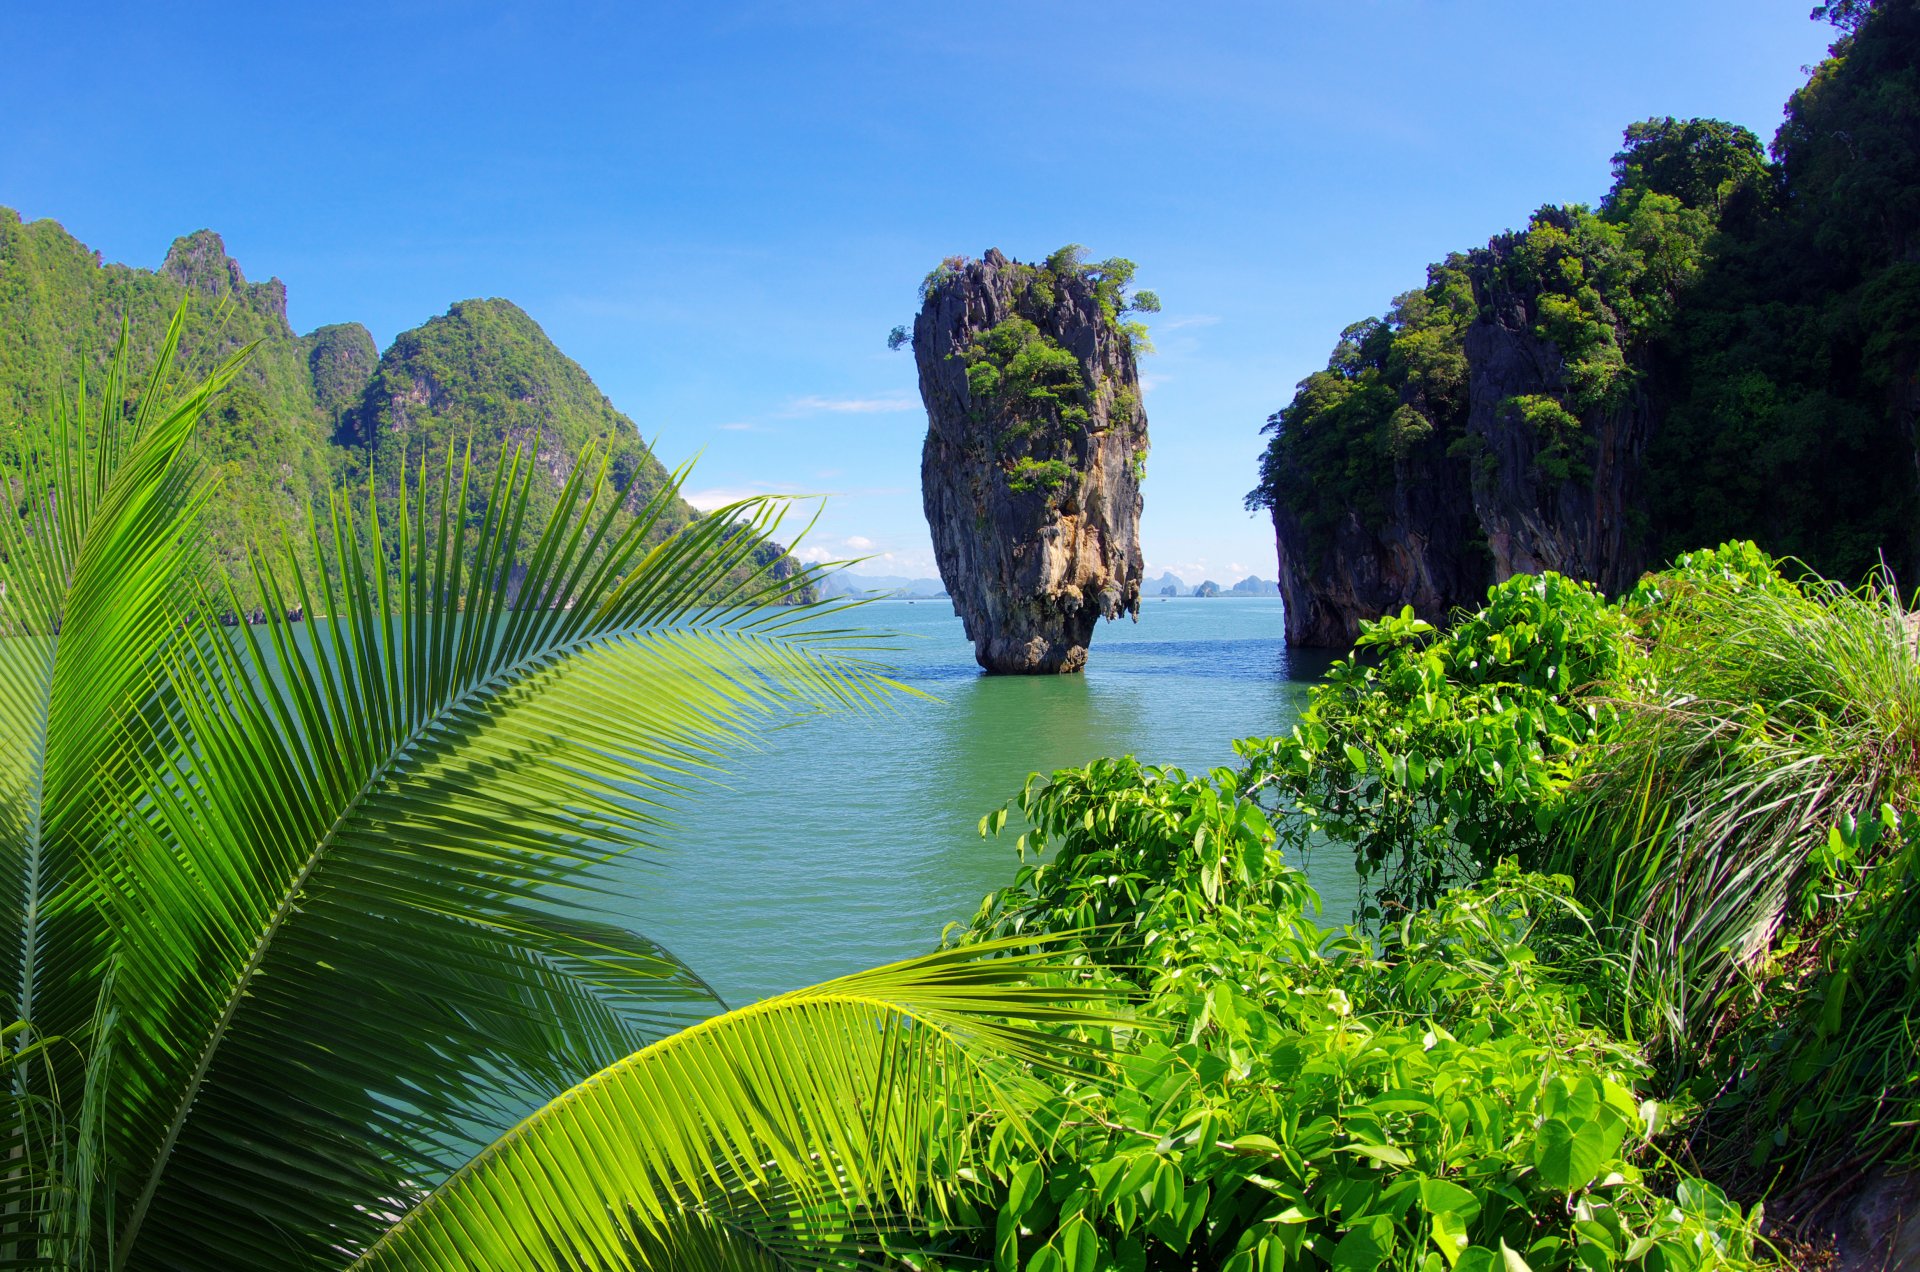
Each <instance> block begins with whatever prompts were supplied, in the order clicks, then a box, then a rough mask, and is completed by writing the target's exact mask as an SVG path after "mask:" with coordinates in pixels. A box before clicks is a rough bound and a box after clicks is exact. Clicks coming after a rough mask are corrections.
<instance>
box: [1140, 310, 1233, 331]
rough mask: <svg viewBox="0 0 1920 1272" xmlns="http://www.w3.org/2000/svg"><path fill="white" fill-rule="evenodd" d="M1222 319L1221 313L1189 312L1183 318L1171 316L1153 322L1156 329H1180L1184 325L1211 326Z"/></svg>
mask: <svg viewBox="0 0 1920 1272" xmlns="http://www.w3.org/2000/svg"><path fill="white" fill-rule="evenodd" d="M1219 321H1220V315H1219V314H1187V315H1186V316H1185V317H1182V318H1170V319H1166V320H1163V321H1160V322H1156V323H1154V324H1153V329H1154V330H1155V331H1178V330H1180V328H1182V327H1211V326H1213V325H1214V324H1215V323H1217V322H1219Z"/></svg>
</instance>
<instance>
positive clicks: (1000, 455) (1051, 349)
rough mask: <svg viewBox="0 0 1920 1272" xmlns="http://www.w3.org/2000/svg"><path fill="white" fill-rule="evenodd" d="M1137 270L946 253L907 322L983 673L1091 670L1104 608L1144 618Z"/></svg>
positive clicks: (940, 527) (932, 489)
mask: <svg viewBox="0 0 1920 1272" xmlns="http://www.w3.org/2000/svg"><path fill="white" fill-rule="evenodd" d="M1132 280H1133V263H1132V262H1131V261H1126V260H1117V259H1116V260H1108V261H1102V262H1099V263H1097V264H1095V263H1089V262H1087V261H1085V260H1084V259H1083V258H1082V256H1081V253H1080V249H1079V248H1077V247H1073V248H1062V249H1061V250H1060V251H1058V252H1055V253H1054V254H1053V255H1052V256H1050V257H1048V258H1047V260H1046V261H1045V262H1044V263H1041V264H1037V265H1028V264H1022V263H1021V262H1019V261H1014V260H1009V259H1008V258H1007V257H1005V256H1003V255H1001V254H1000V252H999V251H997V250H989V251H988V252H987V253H986V255H985V256H983V257H981V258H980V259H979V260H968V259H966V258H964V257H949V258H948V259H947V260H946V261H944V262H942V263H941V265H940V267H939V268H938V269H936V270H934V271H933V273H931V274H929V275H928V276H927V279H926V282H925V283H924V284H923V285H922V288H921V302H922V303H921V306H920V314H919V317H918V318H916V319H915V320H914V324H913V354H914V361H915V363H916V364H917V366H918V368H919V372H920V397H921V400H922V401H924V402H925V403H926V408H927V440H926V445H925V447H924V449H923V450H922V451H921V458H920V491H921V499H922V502H923V503H924V505H925V507H926V512H927V525H928V527H929V529H931V530H932V532H933V546H934V554H935V557H936V558H937V560H938V561H939V564H940V577H941V579H942V581H944V582H945V583H946V585H947V592H948V594H949V595H951V596H952V597H953V608H954V612H955V613H957V614H958V615H959V616H960V619H961V621H962V622H963V623H965V625H966V630H967V636H968V638H969V639H971V640H972V641H973V651H974V657H975V658H976V659H978V660H979V663H980V665H981V666H982V667H984V668H986V669H987V670H988V671H990V672H1007V673H1017V674H1029V675H1031V674H1043V673H1045V674H1051V673H1057V672H1077V671H1080V670H1081V669H1082V668H1084V667H1085V666H1086V662H1087V644H1088V642H1089V641H1090V640H1091V639H1092V637H1093V629H1094V624H1095V622H1096V621H1097V620H1099V619H1100V618H1102V617H1105V618H1109V619H1113V618H1118V617H1119V616H1120V615H1121V614H1123V613H1124V614H1130V615H1133V616H1134V617H1136V618H1137V617H1138V616H1139V612H1140V582H1141V574H1142V562H1141V557H1140V509H1141V499H1140V480H1141V478H1142V476H1143V475H1144V474H1145V471H1146V457H1147V415H1146V411H1145V410H1144V409H1143V407H1142V405H1141V401H1140V377H1139V372H1138V370H1137V369H1136V367H1135V363H1134V358H1135V354H1136V352H1138V351H1139V349H1140V347H1141V346H1142V345H1143V343H1144V338H1145V332H1144V328H1142V327H1141V326H1140V325H1139V324H1138V323H1137V322H1130V321H1128V319H1127V315H1128V314H1129V313H1134V312H1151V311H1153V310H1156V309H1158V308H1159V301H1158V300H1157V299H1156V298H1155V297H1154V296H1153V293H1151V292H1139V293H1136V294H1133V295H1131V296H1129V294H1128V290H1127V289H1128V286H1129V285H1130V284H1131V282H1132Z"/></svg>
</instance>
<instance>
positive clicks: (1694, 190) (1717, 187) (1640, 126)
mask: <svg viewBox="0 0 1920 1272" xmlns="http://www.w3.org/2000/svg"><path fill="white" fill-rule="evenodd" d="M1771 181H1772V174H1771V173H1770V172H1769V171H1768V170H1767V155H1766V151H1765V150H1764V149H1762V148H1761V145H1760V139H1759V138H1758V137H1756V136H1754V135H1753V133H1752V132H1751V131H1749V130H1748V129H1745V128H1742V127H1741V126H1740V125H1738V124H1728V123H1723V122H1722V121H1720V120H1718V119H1687V120H1679V119H1675V118H1673V117H1672V116H1671V115H1669V116H1666V117H1665V118H1662V119H1647V120H1642V121H1641V122H1640V123H1637V124H1631V125H1629V126H1628V127H1627V132H1626V145H1625V146H1623V147H1622V148H1621V149H1620V151H1619V153H1618V154H1616V155H1614V157H1613V189H1612V191H1611V192H1610V193H1609V194H1608V195H1607V204H1608V206H1609V207H1617V206H1619V205H1621V204H1624V203H1629V202H1632V201H1633V200H1635V199H1637V198H1638V197H1639V196H1641V195H1643V194H1648V193H1652V194H1664V195H1670V196H1671V197H1673V198H1675V199H1677V200H1679V202H1680V204H1681V205H1682V206H1683V207H1689V208H1702V209H1705V210H1707V211H1708V212H1711V213H1714V214H1718V213H1719V212H1720V211H1721V209H1723V208H1724V207H1725V206H1726V204H1727V201H1728V200H1730V199H1733V198H1736V197H1740V196H1742V195H1753V194H1756V193H1764V191H1765V189H1766V187H1767V186H1768V185H1769V184H1770V183H1771Z"/></svg>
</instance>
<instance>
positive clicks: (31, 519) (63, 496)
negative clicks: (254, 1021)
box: [0, 307, 246, 1234]
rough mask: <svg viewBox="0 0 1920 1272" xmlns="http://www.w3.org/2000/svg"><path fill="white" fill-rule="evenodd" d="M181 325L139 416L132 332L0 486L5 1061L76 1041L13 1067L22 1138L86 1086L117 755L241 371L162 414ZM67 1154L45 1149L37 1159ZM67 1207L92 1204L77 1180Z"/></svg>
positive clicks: (66, 1147) (64, 1122)
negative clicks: (208, 443) (104, 846)
mask: <svg viewBox="0 0 1920 1272" xmlns="http://www.w3.org/2000/svg"><path fill="white" fill-rule="evenodd" d="M183 323H184V307H183V309H182V310H181V311H179V312H176V314H175V315H174V319H173V322H172V324H171V325H170V326H169V328H168V330H167V334H166V339H165V340H164V341H163V342H162V345H161V348H160V351H159V355H158V357H157V359H156V361H155V364H154V366H153V368H152V369H151V372H150V374H149V378H148V381H147V384H146V387H145V390H144V392H142V393H140V394H139V395H138V397H137V399H136V402H137V406H136V409H134V410H132V411H131V412H129V411H128V410H127V404H126V402H125V400H124V398H125V394H126V391H127V386H128V379H129V372H128V351H127V338H126V334H125V332H124V331H123V332H122V335H121V339H120V343H119V345H118V346H117V348H116V350H115V352H114V355H113V357H112V359H111V361H110V363H109V366H108V371H107V374H106V376H105V379H104V382H103V383H102V384H101V385H100V386H99V387H98V390H97V392H96V394H95V399H94V401H95V406H96V408H97V409H90V407H89V403H88V399H87V396H86V390H85V386H84V384H83V385H82V388H81V391H80V394H79V396H78V397H77V398H75V399H73V400H71V401H69V400H65V399H63V400H62V401H61V402H60V403H59V404H58V405H57V407H56V409H55V412H54V417H53V421H52V428H51V430H50V433H49V439H50V440H49V442H48V445H47V448H46V449H45V450H43V451H28V450H26V449H25V448H24V446H22V447H21V448H19V449H17V451H16V454H15V457H14V458H15V461H16V462H15V465H14V467H15V469H16V471H17V472H18V473H19V477H18V478H17V483H18V484H17V485H16V484H14V483H15V481H16V479H13V478H6V479H0V488H4V489H5V493H6V495H7V500H6V503H7V510H6V512H5V513H4V514H0V736H4V737H5V738H6V741H7V745H6V746H5V747H4V748H0V993H4V994H6V995H7V996H8V997H7V1000H6V1012H7V1015H6V1016H5V1017H4V1018H5V1019H8V1020H18V1021H19V1022H21V1024H20V1028H19V1029H18V1030H17V1032H16V1033H15V1035H14V1039H13V1044H12V1045H14V1046H15V1047H17V1048H23V1047H30V1046H32V1045H34V1042H35V1040H36V1039H42V1038H46V1037H49V1036H53V1035H60V1036H64V1037H66V1038H67V1039H68V1040H69V1041H68V1043H67V1044H66V1045H63V1046H61V1047H59V1048H55V1049H52V1050H50V1051H48V1052H47V1053H46V1055H45V1057H44V1058H45V1061H46V1063H45V1064H44V1065H24V1064H20V1065H15V1066H14V1067H13V1068H12V1071H11V1079H12V1088H13V1091H14V1094H15V1097H16V1100H17V1103H16V1106H15V1108H14V1110H13V1112H15V1113H16V1114H20V1115H21V1117H20V1118H18V1119H17V1120H16V1122H15V1125H16V1127H18V1128H24V1129H22V1130H21V1131H20V1133H22V1134H27V1135H38V1134H41V1133H45V1134H46V1135H50V1136H55V1137H59V1136H64V1135H69V1134H70V1133H71V1131H72V1126H73V1123H74V1121H75V1119H76V1118H77V1117H78V1116H79V1114H78V1110H77V1109H76V1108H62V1107H60V1105H59V1099H60V1097H61V1096H62V1093H63V1092H64V1093H65V1094H66V1095H67V1096H68V1097H71V1096H72V1094H73V1092H75V1091H77V1090H79V1089H81V1088H82V1086H83V1085H84V1083H83V1075H84V1072H85V1068H86V1066H85V1060H84V1054H85V1053H84V1051H83V1050H82V1049H81V1047H80V1046H79V1044H78V1040H79V1039H81V1038H84V1037H85V1036H86V1034H87V1033H88V1028H89V1025H90V1023H91V1021H92V1019H93V1015H94V1011H95V1008H96V1003H95V995H96V993H97V987H98V982H97V980H96V979H94V978H93V977H92V976H90V975H89V974H88V972H89V969H90V968H92V967H95V966H97V965H98V964H99V962H100V961H101V960H102V959H103V958H104V957H105V955H104V950H103V942H104V940H105V936H106V934H105V932H104V930H103V928H102V926H101V924H100V922H99V916H98V914H97V912H96V911H95V910H94V908H93V907H92V906H91V905H90V904H89V903H88V902H87V900H86V893H87V884H88V874H89V870H90V868H91V866H90V863H89V857H90V855H91V853H92V850H93V846H94V844H95V842H96V840H97V838H98V834H99V830H100V825H99V818H100V816H101V815H102V811H103V809H104V808H106V807H107V806H109V805H110V804H111V803H112V801H113V799H114V798H115V792H116V791H118V790H119V789H120V788H122V787H123V786H124V785H125V783H126V782H127V781H128V780H130V775H129V771H128V768H127V765H126V763H125V760H124V751H125V748H126V744H127V741H128V738H129V736H130V730H134V729H135V728H136V721H137V719H138V716H139V714H140V712H141V711H142V709H143V708H144V706H145V705H146V704H147V703H148V702H149V700H150V697H151V693H152V683H153V677H154V674H155V669H156V666H157V665H158V663H159V662H160V661H161V660H162V659H163V657H164V656H165V651H166V650H167V649H168V647H169V646H170V645H171V644H172V643H173V642H174V641H175V640H176V639H177V638H178V623H177V615H176V614H175V612H174V611H173V608H172V606H171V604H170V597H171V596H172V595H173V594H174V592H175V591H176V590H177V588H178V587H179V586H180V585H181V583H182V580H183V579H184V578H186V577H188V576H189V574H190V572H191V571H192V570H193V569H194V568H195V567H196V566H197V564H198V561H197V549H198V525H199V514H200V511H201V509H202V508H203V506H204V504H205V501H206V499H207V497H208V495H209V491H210V488H209V486H208V485H207V483H206V482H205V480H204V479H203V475H202V474H201V473H200V472H199V471H198V470H197V469H196V468H195V466H194V465H192V464H191V463H190V462H188V461H187V460H185V459H184V458H183V454H182V451H183V447H184V445H185V443H186V441H187V439H188V437H189V435H190V433H191V430H192V428H193V426H194V424H195V422H196V421H197V420H198V419H199V417H200V416H201V415H202V414H203V413H204V411H205V409H206V407H207V404H208V402H209V400H210V399H211V398H212V396H213V395H214V394H216V393H217V392H219V391H220V389H222V388H223V387H224V386H225V385H226V384H227V383H228V382H229V381H230V380H231V379H232V377H233V375H234V374H235V373H236V372H237V370H238V368H239V366H240V364H241V361H242V360H243V359H244V357H245V356H246V354H245V351H242V352H241V353H240V354H239V355H236V356H235V357H234V358H233V359H231V360H229V361H228V362H227V363H225V364H224V365H222V366H221V367H220V368H219V369H218V370H216V371H215V372H214V374H213V375H212V376H210V377H209V378H207V379H206V380H204V381H202V382H201V383H199V384H198V385H197V386H195V387H194V388H192V389H191V390H189V391H188V392H186V393H185V394H184V395H181V396H179V397H177V398H173V399H170V398H169V396H168V395H169V392H170V390H169V388H168V381H169V377H170V376H171V374H172V369H173V359H174V355H175V353H176V351H177V349H178V346H179V341H180V335H181V331H182V328H183ZM169 402H170V403H171V404H170V405H169V404H168V403H169ZM42 1069H45V1070H46V1072H45V1073H44V1075H42ZM29 1111H31V1113H32V1116H31V1117H28V1116H25V1114H26V1113H27V1112H29ZM36 1128H37V1129H36ZM72 1149H73V1145H72V1144H71V1143H65V1144H56V1143H55V1142H54V1141H53V1140H51V1139H49V1140H46V1141H44V1142H42V1143H41V1144H40V1145H39V1149H38V1151H39V1154H40V1155H41V1156H42V1157H47V1158H51V1157H54V1156H58V1155H60V1154H63V1153H66V1152H68V1151H70V1150H72ZM31 1179H32V1172H31V1171H28V1172H13V1173H9V1174H7V1175H6V1176H5V1177H4V1181H3V1182H0V1193H4V1194H5V1196H4V1198H3V1199H0V1214H4V1215H5V1216H6V1218H5V1219H4V1220H0V1225H4V1226H5V1227H6V1229H7V1230H8V1232H9V1233H10V1234H11V1233H19V1232H23V1231H27V1230H30V1229H31V1228H32V1227H33V1226H34V1225H37V1224H39V1223H40V1222H41V1220H40V1219H38V1218H34V1219H29V1220H27V1221H25V1226H22V1220H21V1217H22V1216H31V1215H33V1214H34V1213H35V1207H34V1206H32V1205H23V1204H20V1202H19V1199H18V1198H16V1197H15V1196H14V1195H13V1192H12V1190H13V1187H14V1186H15V1185H16V1184H20V1183H22V1182H23V1181H27V1182H31ZM64 1195H66V1196H67V1197H69V1198H70V1199H71V1198H75V1197H84V1192H83V1191H79V1190H76V1188H75V1187H73V1186H72V1181H69V1187H68V1189H67V1190H66V1192H65V1194H64ZM74 1222H76V1223H78V1222H81V1221H80V1220H75V1221H74Z"/></svg>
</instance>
